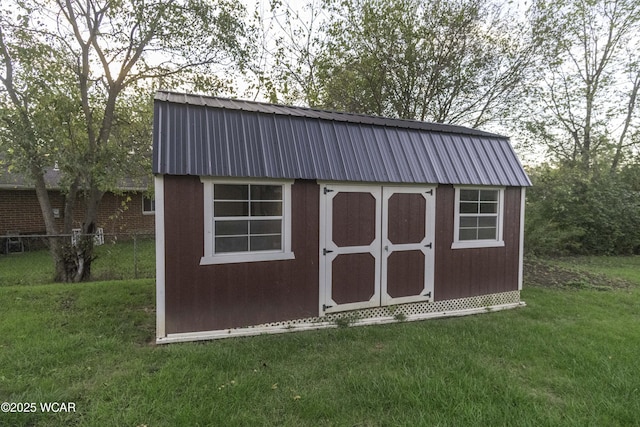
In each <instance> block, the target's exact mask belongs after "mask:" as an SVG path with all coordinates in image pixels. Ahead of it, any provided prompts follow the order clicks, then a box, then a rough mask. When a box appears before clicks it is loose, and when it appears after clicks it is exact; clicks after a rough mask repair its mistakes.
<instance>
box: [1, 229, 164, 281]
mask: <svg viewBox="0 0 640 427" xmlns="http://www.w3.org/2000/svg"><path fill="white" fill-rule="evenodd" d="M95 255H96V256H97V258H96V259H95V261H94V262H93V263H92V265H91V270H92V278H93V279H94V280H118V279H135V278H152V277H155V240H153V239H138V241H137V242H136V244H135V246H134V242H133V241H131V240H129V241H119V242H117V243H114V242H107V243H105V244H104V245H102V246H97V247H96V248H95ZM53 276H54V266H53V261H52V259H51V255H50V254H49V251H48V250H38V251H33V252H24V253H12V254H10V255H0V286H10V285H33V284H46V283H50V282H51V281H52V279H53Z"/></svg>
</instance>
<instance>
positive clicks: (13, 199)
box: [0, 190, 155, 235]
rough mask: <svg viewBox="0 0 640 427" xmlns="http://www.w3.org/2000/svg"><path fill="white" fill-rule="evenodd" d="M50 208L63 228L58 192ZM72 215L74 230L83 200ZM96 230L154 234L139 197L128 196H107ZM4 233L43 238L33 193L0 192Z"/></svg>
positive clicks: (151, 218)
mask: <svg viewBox="0 0 640 427" xmlns="http://www.w3.org/2000/svg"><path fill="white" fill-rule="evenodd" d="M49 197H50V199H51V207H52V208H53V209H60V218H59V219H57V220H56V222H57V225H58V227H60V228H62V222H63V219H62V216H63V215H64V197H63V196H62V195H61V194H60V192H58V191H49ZM76 206H77V207H76V209H75V212H74V227H80V225H81V224H82V214H81V212H82V208H81V206H82V200H78V202H77V205H76ZM98 227H102V228H104V232H105V233H109V234H114V233H115V234H119V233H134V232H139V233H153V232H154V231H155V228H154V227H155V215H153V214H151V215H148V214H143V213H142V194H141V193H135V192H128V193H125V194H123V195H116V194H113V193H106V194H105V195H104V196H103V198H102V203H101V204H100V209H99V211H98ZM7 231H19V232H20V233H21V234H28V233H30V234H44V232H45V227H44V219H43V218H42V212H41V210H40V204H39V203H38V199H37V197H36V193H35V191H34V190H0V235H4V234H6V233H7Z"/></svg>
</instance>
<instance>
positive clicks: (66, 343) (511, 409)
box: [0, 257, 640, 427]
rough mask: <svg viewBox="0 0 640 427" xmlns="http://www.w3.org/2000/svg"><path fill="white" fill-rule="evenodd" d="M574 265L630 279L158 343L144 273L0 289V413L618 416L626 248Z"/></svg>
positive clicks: (628, 327)
mask: <svg viewBox="0 0 640 427" xmlns="http://www.w3.org/2000/svg"><path fill="white" fill-rule="evenodd" d="M600 262H604V261H597V260H593V261H590V262H588V263H587V262H585V263H584V265H583V266H581V267H580V268H585V269H587V270H588V269H590V268H591V266H594V268H595V269H596V270H597V272H599V273H605V274H614V273H615V274H618V272H619V271H621V273H620V274H623V273H624V276H625V278H627V280H630V281H632V282H633V284H632V286H629V287H627V288H616V289H612V290H609V291H602V290H592V289H580V290H576V289H568V288H546V287H530V288H525V290H524V291H523V292H522V297H523V299H524V300H525V301H526V302H527V307H525V308H520V309H516V310H509V311H503V312H495V313H491V314H484V315H478V316H468V317H462V318H449V319H438V320H430V321H423V322H400V323H396V324H391V325H381V326H372V327H344V328H336V329H331V330H322V331H314V332H301V333H292V334H284V335H270V336H259V337H253V338H242V339H228V340H222V341H210V342H201V343H184V344H174V345H166V346H155V345H152V344H150V342H151V341H152V339H153V334H154V332H153V330H154V322H155V318H154V313H153V297H154V291H153V281H152V280H149V279H146V280H137V281H133V280H130V281H111V282H95V283H86V284H55V285H51V284H49V285H39V286H30V285H20V286H5V287H2V288H0V307H2V313H1V315H0V316H1V317H0V319H1V320H0V402H1V401H12V402H36V403H39V402H68V401H71V402H74V403H75V404H76V412H75V413H70V414H64V413H63V414H50V413H49V414H46V413H40V412H38V413H35V414H15V413H9V414H7V413H4V414H3V413H0V425H16V426H31V425H35V426H58V425H70V426H73V425H82V426H96V425H100V426H141V425H146V426H149V427H152V426H154V427H155V426H177V425H189V426H198V425H201V426H208V425H260V426H262V425H265V426H269V425H272V426H281V425H285V426H323V425H326V426H328V425H331V426H334V425H336V426H395V425H407V426H414V425H427V426H494V425H513V426H632V425H638V424H639V419H638V414H640V375H638V372H639V371H638V349H639V348H640V328H639V327H638V325H639V324H640V274H639V273H638V272H639V271H640V257H636V258H629V259H625V258H621V259H619V262H616V259H609V260H608V261H607V262H610V263H611V264H608V265H604V264H602V265H601V264H599V263H600Z"/></svg>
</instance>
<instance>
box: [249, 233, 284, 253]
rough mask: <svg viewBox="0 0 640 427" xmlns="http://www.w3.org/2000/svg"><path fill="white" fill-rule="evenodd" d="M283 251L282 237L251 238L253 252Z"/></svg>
mask: <svg viewBox="0 0 640 427" xmlns="http://www.w3.org/2000/svg"><path fill="white" fill-rule="evenodd" d="M279 249H282V237H281V236H280V235H279V234H278V235H274V236H251V250H252V251H269V250H279Z"/></svg>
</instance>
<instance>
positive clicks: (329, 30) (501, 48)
mask: <svg viewBox="0 0 640 427" xmlns="http://www.w3.org/2000/svg"><path fill="white" fill-rule="evenodd" d="M276 5H277V6H279V7H280V9H276V10H281V12H280V14H277V13H276V16H278V17H279V21H278V22H279V23H280V24H279V25H280V28H290V27H291V25H290V24H288V22H289V21H287V18H288V17H290V16H294V15H293V13H291V12H289V13H286V12H287V11H290V10H291V8H290V7H288V6H287V5H286V4H285V5H284V6H282V4H281V3H277V4H276ZM283 8H284V12H282V9H283ZM304 16H305V17H306V21H305V22H306V24H305V25H302V26H297V27H291V28H293V30H291V31H286V32H285V34H288V36H287V37H286V43H283V42H282V41H280V42H279V43H277V46H278V50H277V51H276V52H277V54H278V61H277V63H278V64H280V65H281V67H280V68H279V69H280V71H281V72H280V74H279V75H278V77H279V78H274V79H273V81H275V82H276V83H279V82H284V83H286V84H287V87H286V89H284V88H283V86H282V85H280V86H278V84H275V85H274V86H275V87H276V89H278V88H280V93H281V94H282V93H292V92H293V93H295V90H292V86H294V87H295V88H296V89H297V91H298V92H300V93H302V96H300V98H301V100H302V101H303V102H304V103H307V104H308V105H311V106H315V107H323V108H329V109H336V110H344V111H351V112H358V113H365V114H374V115H384V116H390V117H400V118H407V119H417V120H428V121H435V122H447V123H461V124H467V125H470V126H473V127H478V126H481V125H483V124H485V123H487V122H489V121H495V120H497V119H499V118H501V117H503V116H505V115H506V114H507V113H508V112H509V110H510V106H511V105H512V104H513V103H514V102H515V100H516V97H517V96H516V95H517V93H518V91H519V90H520V87H521V82H522V81H523V79H524V78H525V77H526V76H527V72H528V68H529V65H530V62H531V61H532V60H533V53H534V52H535V46H534V45H533V44H532V43H531V40H530V39H527V33H526V32H525V27H522V26H519V25H518V24H516V23H513V20H510V16H509V15H508V14H507V12H506V11H505V10H504V9H502V8H500V7H498V6H496V5H494V4H493V3H491V2H489V1H485V0H457V1H445V0H441V1H440V0H437V1H424V0H401V1H394V0H351V1H337V0H324V1H323V3H322V7H321V8H318V6H317V5H316V4H315V2H313V3H309V6H308V10H307V13H306V14H305V15H304ZM294 22H296V21H294ZM296 31H297V32H296ZM314 31H315V33H314ZM282 76H285V78H282ZM287 77H288V78H287ZM276 92H277V91H276Z"/></svg>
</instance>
